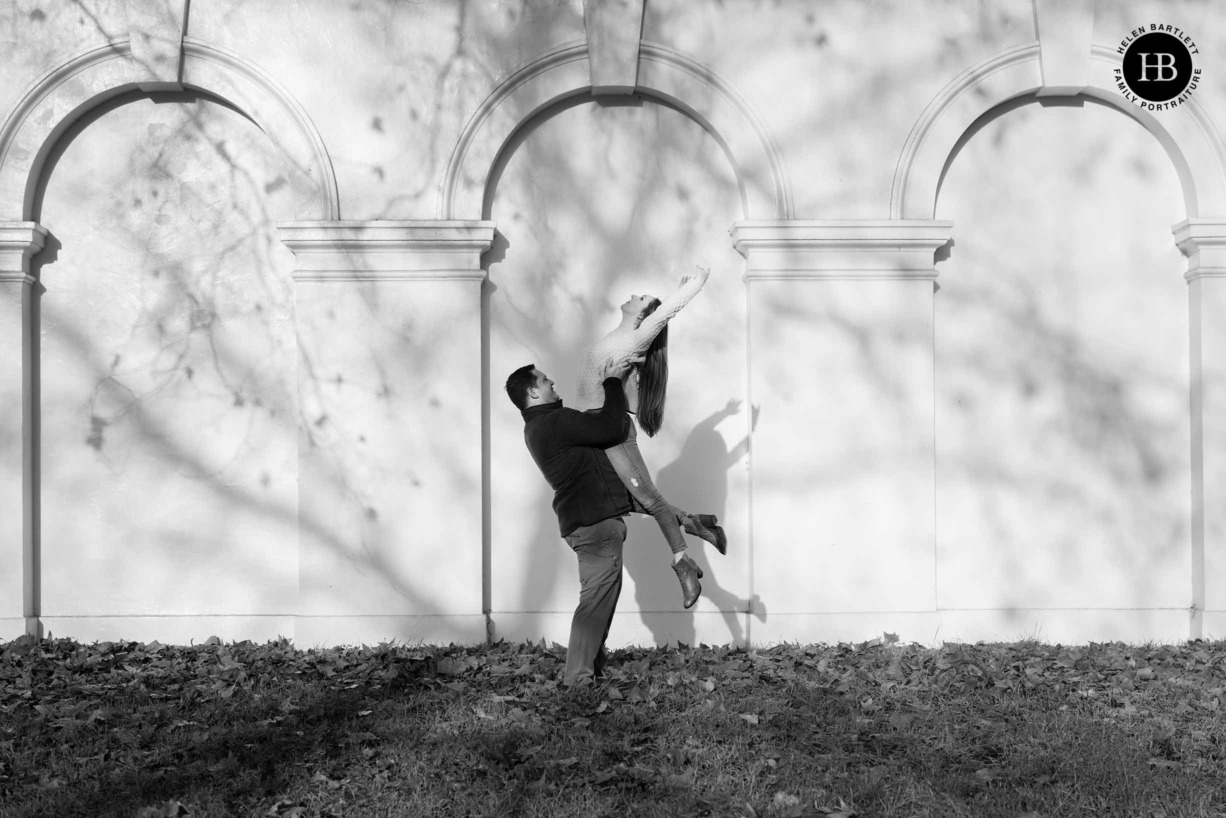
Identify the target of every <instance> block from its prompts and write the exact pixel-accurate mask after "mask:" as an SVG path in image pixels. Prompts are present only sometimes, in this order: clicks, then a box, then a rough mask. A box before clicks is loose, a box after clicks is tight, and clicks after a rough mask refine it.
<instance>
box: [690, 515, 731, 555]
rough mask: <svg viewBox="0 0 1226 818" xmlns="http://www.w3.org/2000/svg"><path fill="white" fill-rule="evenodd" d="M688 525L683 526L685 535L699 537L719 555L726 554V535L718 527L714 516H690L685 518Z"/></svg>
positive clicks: (717, 521)
mask: <svg viewBox="0 0 1226 818" xmlns="http://www.w3.org/2000/svg"><path fill="white" fill-rule="evenodd" d="M686 521H687V522H688V523H689V524H688V525H686V526H685V531H686V533H687V534H693V535H694V536H695V537H701V538H702V539H704V540H706V541H707V542H709V543H711V545H713V546H715V550H716V551H718V552H719V553H721V554H727V553H728V535H727V534H725V533H724V529H722V528H720V527H719V518H718V517H716V516H715V515H714V514H690V515H689V516H687V517H686Z"/></svg>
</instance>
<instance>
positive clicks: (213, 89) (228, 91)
mask: <svg viewBox="0 0 1226 818" xmlns="http://www.w3.org/2000/svg"><path fill="white" fill-rule="evenodd" d="M144 79H145V74H144V73H143V72H142V69H141V66H140V65H139V64H138V63H137V61H136V60H135V58H134V57H133V55H132V49H131V45H130V43H129V42H128V41H127V40H120V41H117V42H113V43H108V44H107V45H104V46H99V47H97V48H92V49H89V50H86V51H82V52H80V53H78V54H76V55H75V56H73V57H71V58H70V59H68V60H67V61H65V62H64V63H63V64H61V65H60V66H58V67H57V68H55V69H54V70H52V71H50V72H48V73H47V74H45V75H44V76H42V77H41V78H39V79H38V80H37V81H36V82H34V83H33V84H32V85H31V86H30V87H29V88H28V89H27V90H26V92H25V94H23V95H22V97H21V100H20V101H19V102H18V103H17V105H16V106H15V107H14V108H13V110H12V112H11V113H10V115H9V117H8V119H7V120H6V121H5V122H4V124H3V126H0V222H3V221H9V222H20V221H29V220H31V219H32V218H33V216H34V214H33V205H34V198H35V191H36V189H37V183H38V179H39V177H40V175H41V173H42V169H43V166H44V164H45V162H46V160H47V157H48V156H49V155H50V154H51V152H52V150H53V148H54V146H55V144H56V142H57V141H58V140H59V138H60V137H61V136H62V135H63V134H64V133H65V132H66V131H67V130H68V128H69V127H71V126H72V124H73V123H74V122H75V121H76V120H78V119H79V118H80V117H81V116H82V115H84V114H85V113H86V112H88V111H90V110H91V109H93V108H95V107H97V106H98V105H100V104H102V103H103V102H106V101H107V100H109V99H111V98H113V97H115V96H118V95H120V94H123V93H127V92H130V91H133V90H137V89H139V88H140V84H141V82H142V81H143V80H144ZM181 85H182V86H183V88H185V89H189V90H196V91H202V92H205V93H208V94H211V95H214V96H216V97H218V98H220V99H222V100H224V101H225V102H227V103H229V104H230V105H232V106H234V107H235V108H236V109H238V110H239V111H240V112H241V113H242V114H243V115H245V116H247V117H248V118H249V119H251V120H252V121H253V122H254V123H255V124H256V125H257V126H258V127H259V128H260V129H261V130H262V131H263V132H264V133H265V134H267V135H268V137H269V139H271V140H272V141H273V142H274V143H275V144H276V145H277V147H278V149H279V150H280V151H281V153H282V155H283V156H284V157H285V162H286V172H287V175H288V177H289V182H290V185H291V187H292V189H293V191H294V200H295V202H296V208H295V209H296V216H297V217H298V218H299V219H318V220H335V219H338V218H340V204H339V197H338V194H337V188H336V178H335V176H334V174H333V171H332V163H331V161H330V160H329V158H328V153H327V150H326V149H325V148H324V144H323V140H322V139H321V138H320V136H319V133H318V131H316V129H315V126H314V125H313V124H312V123H311V120H310V118H309V117H308V116H307V114H306V111H305V110H304V109H303V108H302V106H301V105H299V104H298V102H297V101H295V100H294V98H293V97H292V96H290V94H289V92H288V91H286V89H284V88H283V87H282V86H281V85H280V84H279V83H278V82H277V81H276V80H275V79H273V78H272V77H271V76H270V75H268V74H267V73H265V72H264V71H263V70H261V69H260V68H258V67H257V66H255V65H253V64H252V63H250V62H248V61H247V60H245V59H244V58H242V57H240V56H239V55H237V54H233V53H231V52H229V51H226V50H224V49H221V48H217V47H216V46H212V45H208V44H207V43H203V42H200V41H197V40H193V39H191V38H184V40H183V73H182V82H181Z"/></svg>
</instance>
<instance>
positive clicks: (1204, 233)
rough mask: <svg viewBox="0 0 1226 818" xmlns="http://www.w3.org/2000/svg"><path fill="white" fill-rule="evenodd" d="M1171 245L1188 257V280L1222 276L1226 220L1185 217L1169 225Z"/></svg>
mask: <svg viewBox="0 0 1226 818" xmlns="http://www.w3.org/2000/svg"><path fill="white" fill-rule="evenodd" d="M1171 232H1172V233H1174V234H1175V244H1176V245H1177V246H1178V247H1179V251H1180V252H1181V253H1183V254H1184V255H1185V256H1187V257H1188V271H1187V272H1186V273H1184V274H1183V277H1184V278H1186V279H1187V280H1188V281H1192V280H1193V279H1197V278H1226V219H1186V220H1184V221H1181V222H1179V224H1177V225H1175V226H1174V227H1172V228H1171Z"/></svg>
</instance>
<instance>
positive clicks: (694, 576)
mask: <svg viewBox="0 0 1226 818" xmlns="http://www.w3.org/2000/svg"><path fill="white" fill-rule="evenodd" d="M673 571H675V572H676V574H677V579H678V580H680V582H681V594H682V596H683V597H684V600H683V604H684V605H685V607H686V608H692V607H693V606H694V603H695V602H697V601H698V597H699V596H700V595H701V594H702V583H701V582H699V581H698V580H699V578H701V577H702V569H701V568H699V567H698V563H696V562H694V560H692V559H690V557H689V555H688V554H687V555H686V556H684V557H682V558H681V559H680V560H678V561H677V562H674V563H673Z"/></svg>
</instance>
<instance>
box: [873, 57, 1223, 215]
mask: <svg viewBox="0 0 1226 818" xmlns="http://www.w3.org/2000/svg"><path fill="white" fill-rule="evenodd" d="M1120 64H1121V58H1120V56H1119V55H1118V54H1116V53H1115V51H1114V50H1113V49H1110V48H1106V47H1103V46H1094V47H1093V49H1092V51H1091V58H1090V61H1089V65H1090V68H1089V75H1088V77H1087V85H1086V87H1085V88H1084V89H1082V91H1081V94H1083V95H1085V96H1087V97H1092V98H1094V99H1097V100H1100V101H1102V102H1105V103H1107V104H1108V105H1110V106H1112V107H1114V108H1116V109H1118V110H1119V111H1121V112H1123V113H1124V114H1125V115H1126V116H1130V117H1132V118H1133V119H1135V120H1137V121H1138V122H1139V123H1141V125H1142V126H1143V127H1144V128H1145V129H1146V130H1147V131H1149V132H1150V133H1151V134H1153V135H1154V137H1155V138H1157V140H1158V142H1159V143H1160V144H1161V145H1162V147H1163V149H1164V150H1165V151H1166V154H1167V156H1168V157H1170V160H1171V162H1172V164H1173V165H1174V166H1175V171H1176V173H1177V174H1178V175H1179V182H1180V185H1181V187H1182V189H1183V199H1184V207H1185V210H1186V216H1187V218H1197V217H1200V216H1215V215H1219V214H1226V146H1224V145H1223V142H1222V138H1221V136H1220V135H1219V134H1218V133H1217V131H1216V130H1215V129H1214V127H1213V125H1212V123H1211V122H1210V121H1209V118H1208V116H1207V115H1206V113H1205V111H1204V109H1203V108H1202V107H1201V106H1200V104H1199V103H1198V102H1197V100H1196V95H1195V92H1193V94H1192V96H1191V97H1190V98H1189V99H1188V100H1187V101H1186V102H1184V103H1183V104H1181V105H1178V106H1177V107H1175V108H1172V109H1167V110H1164V111H1159V112H1157V113H1151V112H1149V111H1146V110H1144V109H1142V108H1140V107H1138V106H1136V105H1134V104H1132V103H1130V102H1128V100H1127V99H1125V97H1124V96H1123V94H1121V93H1120V91H1119V89H1118V88H1117V87H1116V81H1115V77H1114V73H1113V72H1114V69H1115V68H1117V67H1119V65H1120ZM1042 88H1043V77H1042V70H1041V65H1040V61H1039V44H1038V43H1037V42H1036V43H1029V44H1027V45H1022V46H1018V47H1016V48H1012V49H1009V50H1007V51H1003V52H1001V53H999V54H997V55H996V56H994V57H992V58H990V59H988V60H985V61H984V62H982V63H980V64H978V65H976V66H974V67H972V68H970V69H968V70H966V71H964V72H963V73H962V74H960V75H958V76H957V77H956V78H954V79H953V81H951V82H950V83H949V84H948V85H946V86H945V88H944V89H942V90H941V92H940V93H939V94H938V95H937V96H936V98H934V99H933V100H932V102H931V103H929V105H928V107H927V108H926V109H924V112H923V114H922V115H921V116H920V118H919V121H918V122H916V124H915V126H914V127H913V128H912V129H911V133H910V134H909V135H908V137H907V141H906V144H905V145H904V146H903V150H902V154H901V156H900V157H899V160H898V166H897V168H896V169H895V172H894V184H893V189H892V191H891V194H890V217H891V218H893V219H931V218H933V214H934V213H935V211H936V202H937V196H938V195H939V193H940V189H941V181H942V180H943V178H944V176H945V171H946V169H947V167H948V164H949V161H950V159H951V157H952V156H953V154H954V153H955V151H956V149H957V146H958V144H959V141H960V140H961V139H962V138H963V136H964V135H965V134H966V132H967V131H968V130H969V129H970V128H971V126H972V125H973V124H974V123H975V122H976V121H977V120H979V119H980V118H981V117H983V116H984V115H985V114H988V113H989V112H991V111H993V110H994V109H998V108H999V107H1000V106H1001V105H1003V104H1004V103H1006V102H1009V101H1011V100H1017V99H1019V98H1022V97H1026V96H1030V95H1033V94H1035V93H1036V92H1037V91H1039V90H1041V89H1042Z"/></svg>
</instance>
